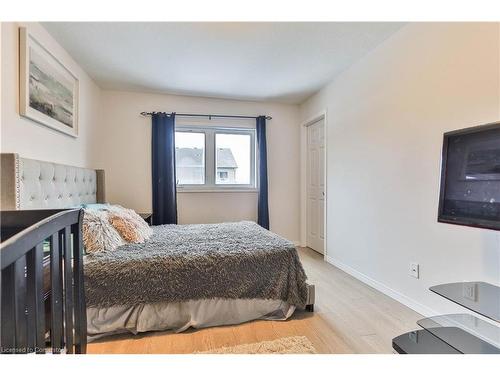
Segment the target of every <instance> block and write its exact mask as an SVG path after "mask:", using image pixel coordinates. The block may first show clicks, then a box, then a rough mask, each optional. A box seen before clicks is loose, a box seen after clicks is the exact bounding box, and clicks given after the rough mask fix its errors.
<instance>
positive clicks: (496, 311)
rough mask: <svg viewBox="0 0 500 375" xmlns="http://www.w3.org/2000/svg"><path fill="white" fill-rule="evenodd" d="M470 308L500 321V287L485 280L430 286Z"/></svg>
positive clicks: (433, 290) (441, 294) (445, 296)
mask: <svg viewBox="0 0 500 375" xmlns="http://www.w3.org/2000/svg"><path fill="white" fill-rule="evenodd" d="M429 289H430V290H431V291H432V292H434V293H437V294H439V295H440V296H442V297H444V298H446V299H449V300H450V301H453V302H455V303H457V304H459V305H461V306H463V307H465V308H467V309H469V310H472V311H474V312H476V313H478V314H480V315H483V316H485V317H487V318H489V319H491V320H494V321H496V322H500V287H498V286H496V285H493V284H488V283H485V282H479V281H473V282H461V283H450V284H440V285H435V286H432V287H430V288H429Z"/></svg>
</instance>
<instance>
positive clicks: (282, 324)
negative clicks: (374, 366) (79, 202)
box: [87, 248, 421, 354]
mask: <svg viewBox="0 0 500 375" xmlns="http://www.w3.org/2000/svg"><path fill="white" fill-rule="evenodd" d="M299 253H300V257H301V259H302V262H303V265H304V268H305V270H306V273H307V276H308V279H309V282H310V283H312V284H315V285H316V304H315V312H314V313H310V312H305V311H296V312H295V314H294V315H293V316H292V317H291V318H290V319H289V320H287V321H253V322H248V323H244V324H239V325H234V326H224V327H212V328H204V329H198V330H195V329H189V330H187V331H185V332H183V333H172V332H152V333H143V334H139V335H136V336H135V335H132V334H124V335H117V336H113V337H109V338H105V339H101V340H99V341H96V342H93V343H90V344H89V345H88V350H87V352H88V353H110V354H111V353H193V352H195V351H204V350H210V349H215V348H219V347H222V346H233V345H239V344H248V343H254V342H258V341H264V340H274V339H277V338H280V337H287V336H297V335H301V336H306V337H308V338H309V340H311V342H312V343H313V345H314V346H315V348H316V349H317V351H318V352H320V353H391V352H392V347H391V340H392V338H393V337H394V336H397V335H399V334H401V333H404V332H407V331H410V330H412V329H415V328H417V326H416V321H417V320H418V319H420V318H421V316H420V315H419V314H417V313H416V312H415V311H413V310H411V309H409V308H407V307H406V306H404V305H402V304H400V303H399V302H397V301H395V300H393V299H392V298H390V297H388V296H386V295H385V294H383V293H380V292H378V291H377V290H375V289H373V288H371V287H369V286H368V285H366V284H364V283H362V282H360V281H358V280H357V279H355V278H353V277H352V276H350V275H348V274H346V273H345V272H343V271H341V270H339V269H338V268H336V267H334V266H332V265H330V264H328V263H326V262H324V261H323V256H322V255H320V254H318V253H316V252H315V251H313V250H311V249H308V248H300V249H299Z"/></svg>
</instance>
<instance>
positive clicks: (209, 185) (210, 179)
mask: <svg viewBox="0 0 500 375" xmlns="http://www.w3.org/2000/svg"><path fill="white" fill-rule="evenodd" d="M175 131H176V132H186V133H203V134H205V183H204V184H177V192H179V193H182V192H186V193H187V192H190V193H192V192H203V193H206V192H235V191H236V192H248V191H250V192H254V191H258V188H257V186H258V185H257V182H258V179H257V152H256V148H257V143H256V134H255V129H254V128H239V127H234V128H232V127H227V126H224V127H223V126H203V127H202V126H192V125H176V126H175ZM216 134H234V135H249V136H250V153H251V155H250V183H249V184H216V183H215V181H216V169H217V168H216V166H215V163H216V147H215V146H216V142H215V136H216Z"/></svg>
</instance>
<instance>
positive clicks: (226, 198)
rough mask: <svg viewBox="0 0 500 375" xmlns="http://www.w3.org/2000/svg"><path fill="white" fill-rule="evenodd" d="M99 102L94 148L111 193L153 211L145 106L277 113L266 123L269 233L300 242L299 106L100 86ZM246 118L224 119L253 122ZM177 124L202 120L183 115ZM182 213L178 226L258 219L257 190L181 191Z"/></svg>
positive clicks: (112, 198) (118, 199) (147, 108)
mask: <svg viewBox="0 0 500 375" xmlns="http://www.w3.org/2000/svg"><path fill="white" fill-rule="evenodd" d="M101 99H102V111H103V116H102V119H101V122H100V123H101V124H102V126H101V129H100V132H99V137H98V139H97V140H96V142H95V143H94V144H93V151H92V152H93V153H94V155H95V157H96V159H97V160H98V161H99V162H98V165H97V166H98V167H100V168H104V169H105V170H106V188H107V191H106V192H107V198H108V200H109V201H110V202H113V203H119V204H122V205H125V206H128V207H131V208H133V209H135V210H137V211H139V212H150V211H151V146H150V145H151V119H150V118H145V117H142V116H140V115H139V113H140V112H141V111H175V112H178V113H182V112H188V113H220V114H244V115H261V114H265V115H270V116H272V117H273V119H272V120H271V121H268V125H267V149H268V178H269V214H270V223H271V230H272V231H274V232H276V233H278V234H280V235H282V236H284V237H286V238H288V239H289V240H291V241H296V242H298V240H299V236H300V235H299V215H300V209H299V203H300V200H299V199H300V198H299V191H300V187H299V181H300V167H299V165H300V154H299V152H298V150H299V141H300V132H299V125H298V117H299V112H298V106H293V105H286V104H274V103H267V102H247V101H236V100H222V99H211V98H200V97H188V96H177V95H163V94H151V93H138V92H123V91H103V92H102V96H101ZM215 121H216V120H212V123H214V122H215ZM248 121H249V120H245V121H242V120H226V123H231V124H240V125H244V126H246V125H252V126H255V121H254V120H251V121H250V122H248ZM217 122H218V123H222V121H221V120H217ZM178 123H179V124H180V123H184V124H188V123H189V124H200V123H203V122H202V121H195V120H194V119H181V118H178ZM178 213H179V221H180V223H209V222H221V221H234V220H242V219H248V220H256V217H257V193H255V192H250V193H249V192H246V193H243V192H238V193H220V192H218V193H179V194H178Z"/></svg>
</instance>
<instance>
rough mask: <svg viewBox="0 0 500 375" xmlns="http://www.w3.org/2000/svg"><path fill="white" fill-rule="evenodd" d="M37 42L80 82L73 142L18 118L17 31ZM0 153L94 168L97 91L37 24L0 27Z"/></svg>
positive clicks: (88, 78) (16, 24)
mask: <svg viewBox="0 0 500 375" xmlns="http://www.w3.org/2000/svg"><path fill="white" fill-rule="evenodd" d="M20 26H27V27H28V28H30V30H31V32H32V33H33V34H34V35H35V36H36V38H37V39H38V40H39V41H40V42H41V43H42V44H43V45H44V46H45V47H46V48H47V49H48V50H49V51H51V52H52V53H54V54H55V55H56V56H57V57H58V58H60V60H61V61H62V62H63V63H64V64H65V65H66V66H67V67H68V68H69V69H70V70H71V72H72V73H73V74H75V75H76V76H77V77H78V79H79V81H80V108H79V136H78V138H73V137H70V136H68V135H65V134H62V133H60V132H57V131H56V130H53V129H51V128H48V127H46V126H44V125H40V124H38V123H36V122H34V121H32V120H29V119H26V118H22V117H21V116H20V115H19V108H18V106H19V84H18V82H19V27H20ZM1 40H2V43H1V51H2V54H1V75H2V78H1V86H0V87H1V107H2V109H1V124H0V128H1V132H0V135H1V151H2V152H17V153H19V154H20V155H21V156H24V157H28V158H35V159H40V160H48V161H54V162H59V163H64V164H71V165H77V166H82V167H95V165H94V160H93V159H92V154H91V153H90V148H91V144H92V143H93V142H92V140H93V137H94V136H95V131H96V129H97V128H98V124H99V121H100V108H101V106H100V92H101V90H100V89H99V87H98V86H97V85H96V84H95V83H94V82H93V81H92V79H90V77H89V76H88V75H87V74H86V73H85V72H84V71H83V70H82V69H81V68H80V67H79V66H78V64H77V63H76V62H75V61H74V60H73V59H72V58H71V57H70V56H69V55H68V54H67V53H66V51H65V50H64V49H63V48H62V47H61V46H60V45H59V44H57V42H56V41H55V40H54V39H53V38H52V37H51V36H50V35H49V34H48V33H47V31H45V29H44V28H43V27H42V26H40V25H39V24H37V23H11V22H4V23H2V33H1Z"/></svg>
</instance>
